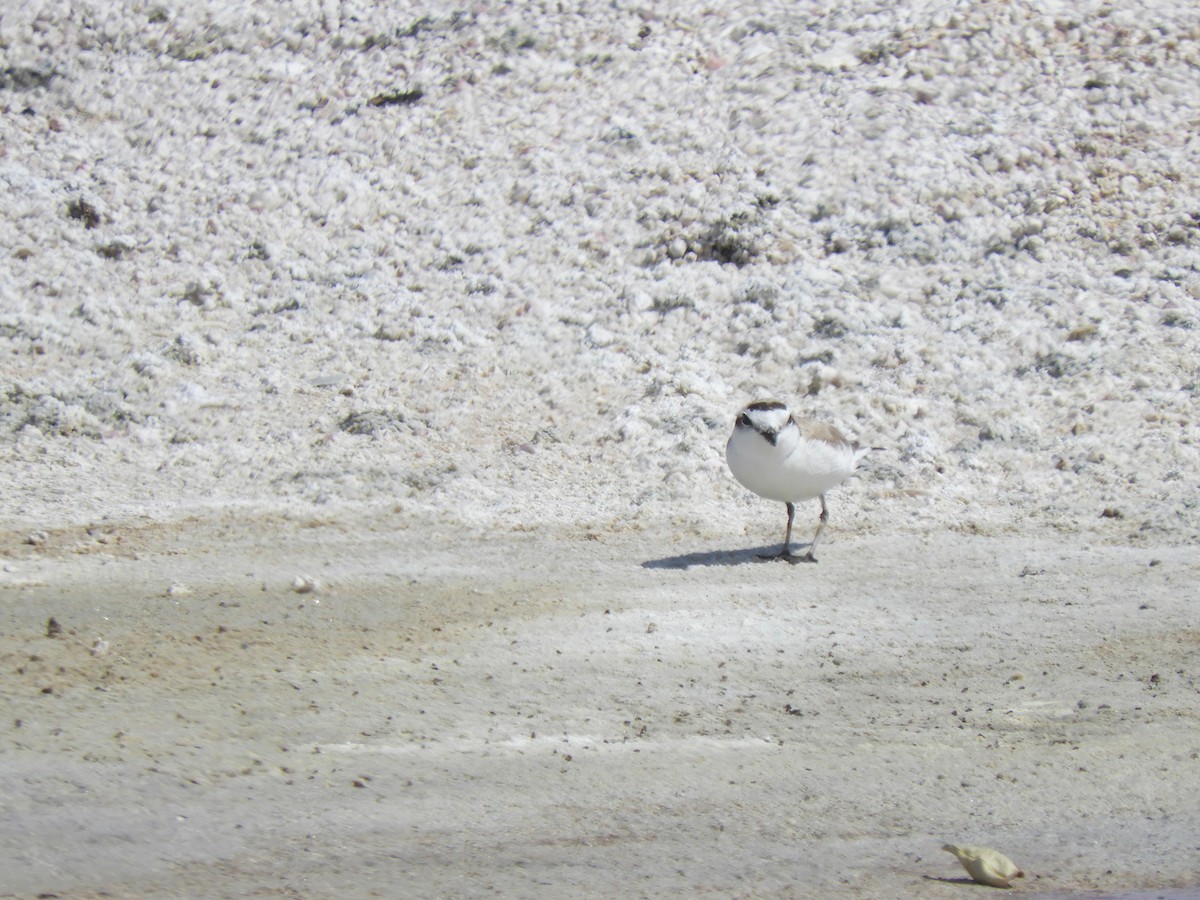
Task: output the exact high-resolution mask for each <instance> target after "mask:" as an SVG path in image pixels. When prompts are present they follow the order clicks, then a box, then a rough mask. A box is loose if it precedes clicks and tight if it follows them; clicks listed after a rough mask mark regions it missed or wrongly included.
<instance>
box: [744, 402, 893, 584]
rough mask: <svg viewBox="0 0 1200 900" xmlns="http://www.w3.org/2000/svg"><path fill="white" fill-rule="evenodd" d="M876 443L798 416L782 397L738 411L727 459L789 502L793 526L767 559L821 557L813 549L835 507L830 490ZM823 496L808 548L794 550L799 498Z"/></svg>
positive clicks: (755, 486)
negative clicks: (828, 500) (829, 502)
mask: <svg viewBox="0 0 1200 900" xmlns="http://www.w3.org/2000/svg"><path fill="white" fill-rule="evenodd" d="M870 450H871V448H869V447H867V448H860V447H858V446H856V445H855V444H852V443H850V441H848V440H846V438H845V436H843V435H842V433H841V432H840V431H838V430H837V429H836V428H834V427H833V426H832V425H821V424H818V423H815V422H797V421H796V420H795V419H794V418H793V417H792V414H791V413H790V412H788V408H787V407H786V406H784V405H783V404H782V403H780V402H779V401H777V400H760V401H758V402H756V403H751V404H750V405H749V406H747V407H746V408H745V409H743V410H742V411H741V413H740V414H739V415H738V417H737V420H736V421H735V422H734V425H733V434H732V435H731V436H730V438H729V443H728V444H726V445H725V460H726V462H728V463H729V470H730V471H731V472H733V477H734V478H736V479H737V480H738V481H740V482H741V483H742V484H743V485H744V486H745V487H748V488H749V489H750V490H752V491H753V492H754V493H756V494H758V496H760V497H765V498H766V499H768V500H779V501H782V502H783V503H786V504H787V514H788V517H787V531H786V532H784V536H783V549H782V550H781V551H780V552H779V553H773V554H770V555H766V556H763V557H762V558H763V559H786V560H787V561H788V562H791V563H797V562H816V561H817V558H816V557H815V556H814V555H813V553H814V551H815V550H816V549H817V541H819V540H820V539H821V532H822V531H824V530H825V521H826V520H827V519H828V518H829V510H828V509H826V508H825V492H826V491H828V490H829V489H830V488H833V487H837V486H838V485H839V484H841V483H842V482H843V481H845V480H846V479H847V478H849V477H850V474H851V473H852V472H853V471H854V467H855V466H857V465H858V462H859V460H860V459H862V458H863V457H864V456H865V455H866V454H867V453H869V452H870ZM816 497H819V498H820V499H821V519H820V523H819V524H818V525H817V533H816V536H815V537H813V539H812V543H811V544H809V546H808V552H807V553H805V554H803V555H801V556H796V555H793V553H792V519H794V518H795V516H796V505H795V504H796V501H798V500H811V499H813V498H816Z"/></svg>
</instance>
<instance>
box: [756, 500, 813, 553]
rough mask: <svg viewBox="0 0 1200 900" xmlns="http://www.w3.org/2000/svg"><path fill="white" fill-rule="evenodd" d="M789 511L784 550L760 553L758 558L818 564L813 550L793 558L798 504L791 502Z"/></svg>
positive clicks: (784, 534) (788, 507) (788, 506)
mask: <svg viewBox="0 0 1200 900" xmlns="http://www.w3.org/2000/svg"><path fill="white" fill-rule="evenodd" d="M822 504H824V499H823V498H822ZM822 509H824V505H822ZM787 511H788V521H787V531H785V532H784V533H783V549H782V550H780V551H779V552H778V553H760V554H759V555H758V558H759V559H786V560H787V561H788V562H790V563H798V562H816V559H814V558H813V555H812V551H811V550H810V551H809V552H808V553H806V554H804V555H803V556H793V555H792V521H793V520H794V519H795V518H796V504H795V503H792V502H790V501H789V502H788V504H787Z"/></svg>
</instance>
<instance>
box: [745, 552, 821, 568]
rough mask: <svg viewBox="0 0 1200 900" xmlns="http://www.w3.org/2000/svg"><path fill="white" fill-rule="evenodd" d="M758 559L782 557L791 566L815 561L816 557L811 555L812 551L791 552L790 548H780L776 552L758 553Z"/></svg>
mask: <svg viewBox="0 0 1200 900" xmlns="http://www.w3.org/2000/svg"><path fill="white" fill-rule="evenodd" d="M758 558H759V559H782V560H783V561H784V562H789V563H791V564H792V565H793V566H794V565H796V563H815V562H816V561H817V558H816V557H815V556H813V555H812V551H811V550H809V551H808V552H807V553H792V552H791V551H790V550H786V549H785V550H780V551H779V552H778V553H760V554H758Z"/></svg>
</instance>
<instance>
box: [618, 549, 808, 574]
mask: <svg viewBox="0 0 1200 900" xmlns="http://www.w3.org/2000/svg"><path fill="white" fill-rule="evenodd" d="M807 546H808V545H807V544H792V552H793V553H795V552H796V551H797V550H802V549H803V548H805V547H807ZM778 552H779V545H778V544H769V545H767V546H766V547H745V548H742V549H740V550H701V551H697V552H695V553H681V554H680V555H679V556H664V557H662V558H661V559H648V560H646V561H645V562H643V563H642V568H643V569H690V568H691V567H692V566H740V565H743V564H746V563H771V562H783V560H776V559H763V557H764V556H768V557H769V556H772V555H773V554H776V553H778Z"/></svg>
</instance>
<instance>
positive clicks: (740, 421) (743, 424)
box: [735, 413, 750, 428]
mask: <svg viewBox="0 0 1200 900" xmlns="http://www.w3.org/2000/svg"><path fill="white" fill-rule="evenodd" d="M735 424H736V425H737V426H738V427H739V428H749V427H750V417H749V416H748V415H746V414H745V413H742V414H741V415H740V416H738V417H737V422H736V423H735Z"/></svg>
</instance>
